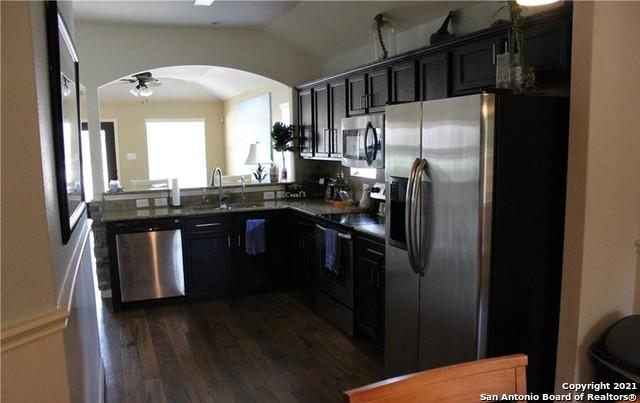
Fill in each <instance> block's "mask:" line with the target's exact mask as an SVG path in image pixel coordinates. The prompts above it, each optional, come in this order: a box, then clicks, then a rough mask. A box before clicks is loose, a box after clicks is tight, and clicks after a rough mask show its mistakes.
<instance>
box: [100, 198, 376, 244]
mask: <svg viewBox="0 0 640 403" xmlns="http://www.w3.org/2000/svg"><path fill="white" fill-rule="evenodd" d="M282 209H291V210H294V211H298V212H301V213H303V214H307V215H310V216H312V217H318V216H320V215H321V214H340V213H357V212H360V211H362V209H360V208H358V207H353V206H350V207H336V206H332V205H330V204H328V203H326V202H325V201H324V200H313V199H309V200H295V199H294V200H274V201H263V202H257V203H248V205H246V206H232V208H230V209H226V210H219V209H216V208H215V207H213V206H211V207H208V206H199V205H196V206H185V207H179V208H175V207H156V208H144V209H130V210H115V211H105V212H103V214H102V221H103V222H114V221H131V220H144V219H153V218H167V217H197V216H202V215H214V214H233V213H242V212H249V211H264V210H282ZM353 229H354V230H356V231H359V232H362V233H364V234H366V235H371V236H375V237H378V238H384V236H385V229H384V224H366V225H354V226H353Z"/></svg>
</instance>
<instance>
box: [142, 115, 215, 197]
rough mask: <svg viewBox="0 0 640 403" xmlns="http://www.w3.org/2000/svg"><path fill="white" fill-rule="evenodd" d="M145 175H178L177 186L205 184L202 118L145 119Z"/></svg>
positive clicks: (154, 176)
mask: <svg viewBox="0 0 640 403" xmlns="http://www.w3.org/2000/svg"><path fill="white" fill-rule="evenodd" d="M145 124H146V127H147V152H148V156H149V179H151V180H154V179H169V178H178V181H179V183H180V187H181V188H187V187H202V186H206V185H207V160H206V155H205V136H204V119H192V120H150V119H148V120H145Z"/></svg>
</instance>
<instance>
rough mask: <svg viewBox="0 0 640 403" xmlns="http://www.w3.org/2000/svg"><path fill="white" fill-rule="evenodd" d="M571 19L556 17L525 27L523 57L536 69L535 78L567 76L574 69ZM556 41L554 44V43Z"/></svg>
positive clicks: (550, 80) (562, 78)
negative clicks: (572, 66) (557, 18)
mask: <svg viewBox="0 0 640 403" xmlns="http://www.w3.org/2000/svg"><path fill="white" fill-rule="evenodd" d="M570 43H571V23H570V21H568V20H556V21H553V22H549V23H544V24H537V25H533V26H530V27H525V29H524V55H525V57H524V61H525V63H526V65H527V66H532V67H534V68H535V69H536V81H538V82H543V83H544V82H554V81H560V80H567V79H568V78H569V76H570V73H571V47H570ZM551 45H553V46H551Z"/></svg>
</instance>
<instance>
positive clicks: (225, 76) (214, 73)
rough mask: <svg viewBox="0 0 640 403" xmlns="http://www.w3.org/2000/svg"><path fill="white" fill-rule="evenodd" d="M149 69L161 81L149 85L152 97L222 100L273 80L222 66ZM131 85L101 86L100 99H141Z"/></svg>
mask: <svg viewBox="0 0 640 403" xmlns="http://www.w3.org/2000/svg"><path fill="white" fill-rule="evenodd" d="M149 71H150V72H151V73H152V75H153V76H154V77H156V78H158V79H159V80H160V82H161V83H162V84H161V85H160V86H159V87H151V89H152V90H153V94H152V95H151V97H150V100H152V101H215V100H224V99H228V98H231V97H234V96H236V95H239V94H241V93H243V92H245V91H249V90H251V89H254V88H258V87H262V86H265V85H267V84H270V83H274V82H275V81H273V80H270V79H268V78H265V77H262V76H259V75H256V74H252V73H247V72H245V71H240V70H235V69H229V68H224V67H211V66H174V67H163V68H159V69H153V70H149ZM125 78H128V77H125ZM163 79H164V80H163ZM133 87H135V84H130V83H126V82H122V81H114V82H112V83H109V84H107V85H105V86H103V87H100V101H106V102H131V101H140V100H141V99H140V98H136V97H135V96H133V95H132V94H131V93H130V92H129V90H131V89H132V88H133Z"/></svg>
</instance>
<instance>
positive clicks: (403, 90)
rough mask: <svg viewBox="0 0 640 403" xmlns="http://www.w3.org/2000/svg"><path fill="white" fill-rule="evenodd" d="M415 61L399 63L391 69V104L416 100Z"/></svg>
mask: <svg viewBox="0 0 640 403" xmlns="http://www.w3.org/2000/svg"><path fill="white" fill-rule="evenodd" d="M416 63H417V62H416V61H413V60H412V61H410V62H407V63H400V64H397V65H394V66H392V67H391V103H394V104H399V103H403V102H414V101H417V100H418V80H417V68H416Z"/></svg>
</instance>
